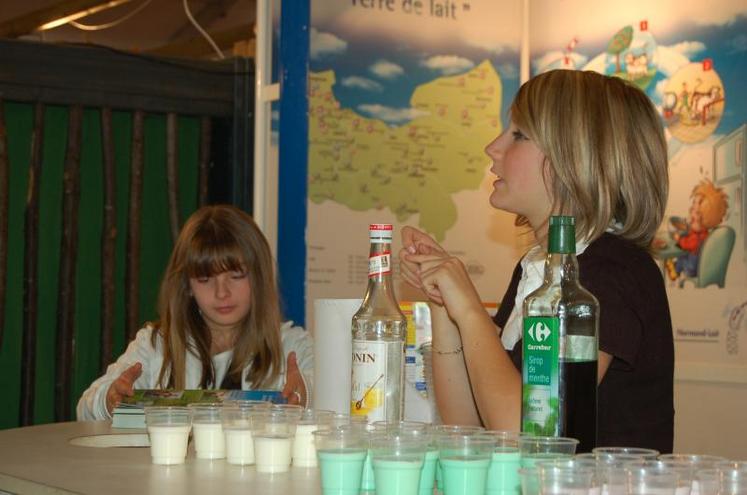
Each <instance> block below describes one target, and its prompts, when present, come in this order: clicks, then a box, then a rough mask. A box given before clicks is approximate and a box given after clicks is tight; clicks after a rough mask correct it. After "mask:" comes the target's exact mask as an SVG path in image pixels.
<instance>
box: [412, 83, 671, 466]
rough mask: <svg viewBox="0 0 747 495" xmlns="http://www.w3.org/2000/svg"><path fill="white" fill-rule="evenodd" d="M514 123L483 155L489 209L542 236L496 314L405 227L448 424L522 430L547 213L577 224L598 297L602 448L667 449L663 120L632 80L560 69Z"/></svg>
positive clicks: (527, 91) (458, 271) (519, 98)
mask: <svg viewBox="0 0 747 495" xmlns="http://www.w3.org/2000/svg"><path fill="white" fill-rule="evenodd" d="M510 115H511V123H510V126H509V127H508V128H507V129H506V130H505V131H504V132H503V133H502V134H501V135H499V136H498V137H497V138H496V139H495V140H494V141H493V142H491V143H490V144H488V146H487V147H486V149H485V151H486V153H487V155H488V156H489V157H490V158H491V160H492V165H491V168H490V170H491V172H492V173H493V174H495V175H496V176H497V180H495V182H494V183H493V191H492V192H491V195H490V203H491V205H492V206H494V207H495V208H498V209H501V210H504V211H507V212H511V213H514V214H516V215H517V225H523V226H526V227H527V228H528V230H529V232H530V233H531V234H533V238H534V242H533V246H532V247H531V248H530V249H529V251H528V252H527V253H526V254H525V255H524V256H523V257H522V259H521V260H520V262H519V263H518V264H517V265H516V268H515V270H514V272H513V276H512V278H511V281H510V283H509V287H508V289H507V290H506V293H505V294H504V296H503V300H502V302H501V305H500V307H499V310H498V313H497V314H496V316H495V317H494V318H493V319H492V320H491V318H490V316H489V315H488V314H487V313H486V312H485V310H484V309H483V306H482V303H481V301H480V297H479V295H478V293H477V290H476V289H475V288H474V285H473V284H472V281H471V280H470V278H469V275H468V274H467V271H466V269H465V266H464V264H463V263H462V262H461V261H460V260H459V259H457V258H455V257H453V256H450V255H449V254H448V253H447V252H446V251H444V250H443V248H441V246H439V245H438V244H437V243H436V242H435V241H434V240H433V239H432V238H431V237H429V236H428V235H427V234H425V233H423V232H420V231H418V230H416V229H414V228H412V227H405V228H404V229H403V230H402V238H403V249H402V251H401V252H400V261H401V267H402V273H403V276H404V278H405V280H406V281H407V282H408V283H409V284H411V285H413V286H414V287H416V288H420V289H422V290H423V291H424V292H425V294H426V295H427V296H428V298H429V300H430V307H431V312H432V323H433V350H434V352H433V377H434V383H435V392H436V401H437V404H438V408H439V412H440V414H441V417H442V419H443V420H444V422H445V423H458V424H483V425H485V426H486V427H487V428H489V429H506V430H518V429H519V423H520V414H521V348H522V346H521V337H522V303H523V301H524V298H525V297H526V296H527V295H528V294H529V293H530V292H532V291H534V290H535V289H537V288H538V287H539V286H540V285H541V283H542V279H543V274H544V260H545V256H546V247H547V233H548V224H549V217H550V216H551V215H573V216H574V217H575V218H576V242H577V244H576V252H577V254H578V263H579V274H580V282H581V284H582V285H583V286H584V287H585V288H586V289H588V290H589V291H590V292H592V293H593V294H594V295H595V296H596V298H597V299H598V300H599V303H600V333H599V361H598V363H599V364H598V370H597V380H598V381H597V383H598V387H599V388H598V395H597V397H598V415H597V418H598V419H597V421H598V425H597V445H599V446H602V445H607V446H610V445H616V446H638V447H648V448H654V449H656V450H659V451H660V452H671V451H672V442H673V428H674V407H673V392H672V389H673V374H674V344H673V340H672V323H671V318H670V314H669V303H668V301H667V295H666V290H665V287H664V281H663V277H662V275H661V272H660V271H659V268H658V266H657V265H656V263H655V262H654V260H653V258H652V257H651V254H650V246H651V242H652V240H653V238H654V234H655V233H656V230H657V228H658V227H659V224H660V223H661V221H662V218H663V216H664V209H665V206H666V202H667V194H668V180H669V179H668V171H667V148H666V141H665V138H664V133H663V129H662V126H661V122H660V120H659V116H658V114H657V112H656V110H655V109H654V107H653V105H652V104H651V102H650V101H649V99H648V98H647V97H646V95H645V94H644V93H643V92H642V91H641V90H640V89H638V88H636V87H635V86H633V85H632V84H629V83H627V82H626V81H624V80H622V79H619V78H616V77H608V76H604V75H600V74H598V73H595V72H581V71H569V70H555V71H550V72H547V73H544V74H541V75H538V76H536V77H534V78H532V79H530V80H529V81H528V82H526V83H525V84H523V85H522V86H521V88H520V89H519V92H518V94H517V95H516V98H515V99H514V102H513V104H512V106H511V110H510Z"/></svg>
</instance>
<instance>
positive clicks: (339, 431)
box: [312, 428, 368, 495]
mask: <svg viewBox="0 0 747 495" xmlns="http://www.w3.org/2000/svg"><path fill="white" fill-rule="evenodd" d="M312 434H313V435H314V446H315V448H316V455H317V459H318V465H319V473H320V481H321V487H322V495H358V494H359V493H360V488H361V477H362V475H363V463H364V462H365V460H366V454H367V452H368V436H367V434H366V433H365V432H364V431H361V430H360V429H357V428H333V429H329V430H317V431H315V432H313V433H312Z"/></svg>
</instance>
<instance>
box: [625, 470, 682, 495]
mask: <svg viewBox="0 0 747 495" xmlns="http://www.w3.org/2000/svg"><path fill="white" fill-rule="evenodd" d="M627 471H628V494H629V495H675V494H676V493H677V480H678V478H679V473H678V472H677V471H675V470H672V469H668V468H666V467H663V466H661V465H653V464H646V465H634V466H630V467H629V468H628V469H627Z"/></svg>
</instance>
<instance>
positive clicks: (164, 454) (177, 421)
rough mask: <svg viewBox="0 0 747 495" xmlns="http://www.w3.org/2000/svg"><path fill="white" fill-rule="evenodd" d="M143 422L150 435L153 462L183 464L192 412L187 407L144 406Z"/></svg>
mask: <svg viewBox="0 0 747 495" xmlns="http://www.w3.org/2000/svg"><path fill="white" fill-rule="evenodd" d="M145 424H146V426H147V428H148V436H149V437H150V455H151V459H152V460H153V464H166V465H168V464H184V459H185V458H186V457H187V443H188V442H189V430H190V428H191V427H192V414H191V411H190V410H189V408H187V407H173V406H152V407H146V408H145Z"/></svg>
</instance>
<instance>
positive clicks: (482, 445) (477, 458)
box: [437, 434, 496, 495]
mask: <svg viewBox="0 0 747 495" xmlns="http://www.w3.org/2000/svg"><path fill="white" fill-rule="evenodd" d="M437 442H438V451H439V459H440V460H439V462H440V463H441V472H442V477H443V493H444V495H473V494H475V493H485V487H486V485H487V480H488V468H489V466H490V460H491V458H492V453H493V449H494V448H495V443H496V441H495V439H494V438H492V437H490V436H487V435H479V434H471V435H469V434H468V435H460V434H450V435H441V436H439V437H438V439H437Z"/></svg>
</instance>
